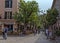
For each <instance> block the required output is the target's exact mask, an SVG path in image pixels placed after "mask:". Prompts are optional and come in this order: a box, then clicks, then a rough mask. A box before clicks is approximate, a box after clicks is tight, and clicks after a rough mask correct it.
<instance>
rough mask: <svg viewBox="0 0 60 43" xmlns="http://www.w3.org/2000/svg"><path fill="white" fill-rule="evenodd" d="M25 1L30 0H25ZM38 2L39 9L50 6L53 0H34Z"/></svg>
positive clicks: (45, 8)
mask: <svg viewBox="0 0 60 43" xmlns="http://www.w3.org/2000/svg"><path fill="white" fill-rule="evenodd" d="M25 1H31V0H25ZM35 1H37V2H38V4H39V8H40V10H47V9H49V8H51V6H52V3H53V0H35Z"/></svg>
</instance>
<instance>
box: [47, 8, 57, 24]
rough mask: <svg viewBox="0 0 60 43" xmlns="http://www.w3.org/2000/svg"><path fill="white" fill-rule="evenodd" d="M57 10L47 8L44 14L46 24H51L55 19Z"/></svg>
mask: <svg viewBox="0 0 60 43" xmlns="http://www.w3.org/2000/svg"><path fill="white" fill-rule="evenodd" d="M57 16H58V11H57V10H56V9H55V8H54V9H49V10H48V11H47V15H46V21H47V24H48V25H53V24H55V23H56V21H57V18H56V17H57Z"/></svg>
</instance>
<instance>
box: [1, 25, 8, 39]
mask: <svg viewBox="0 0 60 43" xmlns="http://www.w3.org/2000/svg"><path fill="white" fill-rule="evenodd" d="M7 32H8V28H7V26H5V27H4V28H3V32H2V34H3V39H5V40H6V39H7Z"/></svg>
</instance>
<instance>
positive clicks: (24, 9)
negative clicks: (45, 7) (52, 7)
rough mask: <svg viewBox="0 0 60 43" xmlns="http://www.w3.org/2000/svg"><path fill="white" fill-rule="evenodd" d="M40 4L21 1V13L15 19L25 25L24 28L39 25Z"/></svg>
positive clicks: (16, 14) (15, 15)
mask: <svg viewBox="0 0 60 43" xmlns="http://www.w3.org/2000/svg"><path fill="white" fill-rule="evenodd" d="M38 11H39V8H38V3H37V2H36V1H28V2H25V1H24V0H20V3H19V11H18V12H17V13H15V14H14V19H15V20H16V21H17V22H18V23H19V24H20V25H21V23H23V24H24V28H26V27H27V25H28V24H29V22H30V23H33V24H35V23H37V19H38V16H37V15H38Z"/></svg>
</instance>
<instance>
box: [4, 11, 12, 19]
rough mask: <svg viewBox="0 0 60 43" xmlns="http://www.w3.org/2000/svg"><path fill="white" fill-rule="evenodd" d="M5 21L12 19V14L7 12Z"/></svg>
mask: <svg viewBox="0 0 60 43" xmlns="http://www.w3.org/2000/svg"><path fill="white" fill-rule="evenodd" d="M4 19H12V12H9V11H8V12H5V16H4Z"/></svg>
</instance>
